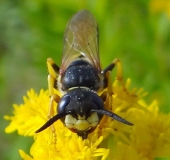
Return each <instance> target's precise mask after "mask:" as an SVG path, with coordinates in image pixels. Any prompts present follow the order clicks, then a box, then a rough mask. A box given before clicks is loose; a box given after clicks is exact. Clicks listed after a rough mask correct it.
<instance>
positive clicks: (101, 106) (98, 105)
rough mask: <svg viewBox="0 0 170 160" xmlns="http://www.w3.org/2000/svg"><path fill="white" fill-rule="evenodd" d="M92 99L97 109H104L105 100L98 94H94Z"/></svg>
mask: <svg viewBox="0 0 170 160" xmlns="http://www.w3.org/2000/svg"><path fill="white" fill-rule="evenodd" d="M92 101H93V103H94V104H95V105H96V109H104V102H103V100H102V99H101V98H100V97H99V96H98V95H96V94H94V95H93V96H92Z"/></svg>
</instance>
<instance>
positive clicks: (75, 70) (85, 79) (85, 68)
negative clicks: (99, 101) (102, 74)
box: [61, 60, 101, 90]
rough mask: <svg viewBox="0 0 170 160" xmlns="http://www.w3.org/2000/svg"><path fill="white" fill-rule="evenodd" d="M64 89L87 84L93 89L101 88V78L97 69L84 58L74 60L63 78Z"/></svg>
mask: <svg viewBox="0 0 170 160" xmlns="http://www.w3.org/2000/svg"><path fill="white" fill-rule="evenodd" d="M61 83H62V88H61V89H62V90H68V89H70V88H72V87H78V86H86V87H88V88H90V89H92V90H98V89H99V88H100V85H101V84H100V78H99V75H98V72H97V71H96V69H95V68H94V67H93V66H92V65H90V64H89V63H88V62H86V61H84V60H77V61H75V62H73V63H72V64H71V65H70V66H69V67H68V68H67V69H66V71H65V73H64V75H63V77H62V79H61Z"/></svg>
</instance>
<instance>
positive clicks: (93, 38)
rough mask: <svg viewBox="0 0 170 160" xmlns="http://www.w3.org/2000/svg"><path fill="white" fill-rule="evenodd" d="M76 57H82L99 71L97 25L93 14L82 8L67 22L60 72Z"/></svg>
mask: <svg viewBox="0 0 170 160" xmlns="http://www.w3.org/2000/svg"><path fill="white" fill-rule="evenodd" d="M76 59H84V60H86V61H88V62H89V63H91V64H92V65H93V66H94V67H95V68H96V69H97V70H98V71H101V66H100V60H99V49H98V26H97V23H96V21H95V18H94V17H93V15H92V14H91V13H90V12H88V11H86V10H82V11H79V12H78V13H77V14H75V15H74V16H73V17H72V18H71V20H70V21H69V23H68V24H67V27H66V31H65V35H64V48H63V55H62V63H61V67H60V74H62V73H63V72H64V71H65V70H66V69H67V67H68V66H69V65H70V64H71V63H72V62H73V61H75V60H76Z"/></svg>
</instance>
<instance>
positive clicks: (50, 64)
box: [47, 58, 60, 141]
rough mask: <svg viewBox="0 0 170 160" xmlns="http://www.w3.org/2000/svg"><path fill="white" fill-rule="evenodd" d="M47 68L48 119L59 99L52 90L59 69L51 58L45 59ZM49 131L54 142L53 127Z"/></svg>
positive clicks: (52, 114) (54, 86)
mask: <svg viewBox="0 0 170 160" xmlns="http://www.w3.org/2000/svg"><path fill="white" fill-rule="evenodd" d="M47 68H48V72H49V74H48V90H49V96H50V103H49V110H48V115H47V117H48V119H50V118H51V117H52V116H54V102H56V103H58V102H59V100H60V97H59V96H58V95H57V94H54V88H56V87H57V86H56V81H57V77H58V74H59V69H60V68H59V67H58V66H57V65H56V64H55V63H54V61H53V60H52V58H48V59H47ZM51 130H52V133H53V135H54V141H56V134H55V127H54V125H51Z"/></svg>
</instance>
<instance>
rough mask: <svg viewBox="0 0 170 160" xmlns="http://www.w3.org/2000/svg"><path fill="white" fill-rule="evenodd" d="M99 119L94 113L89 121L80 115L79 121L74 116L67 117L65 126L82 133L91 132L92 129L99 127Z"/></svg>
mask: <svg viewBox="0 0 170 160" xmlns="http://www.w3.org/2000/svg"><path fill="white" fill-rule="evenodd" d="M98 123H99V118H98V115H97V113H95V112H94V113H92V114H91V115H90V116H89V117H88V118H87V119H85V116H83V117H81V116H80V115H78V119H76V118H74V117H73V116H72V115H70V114H69V115H67V116H66V117H65V125H66V126H67V127H68V128H74V129H77V130H80V131H85V130H89V129H90V128H94V127H96V126H97V125H98Z"/></svg>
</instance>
